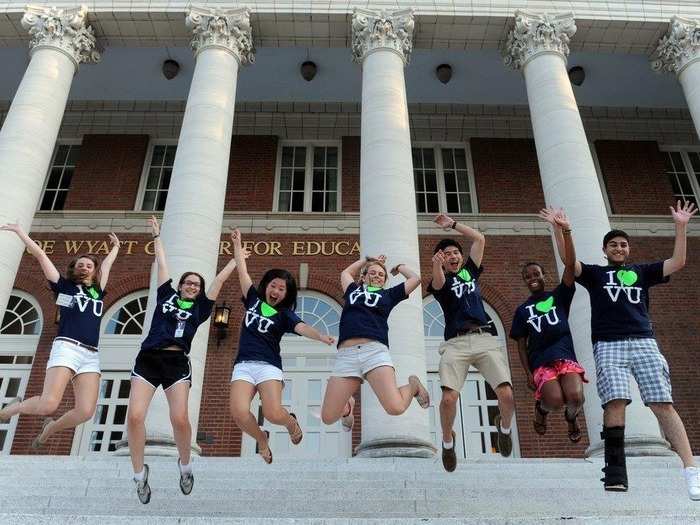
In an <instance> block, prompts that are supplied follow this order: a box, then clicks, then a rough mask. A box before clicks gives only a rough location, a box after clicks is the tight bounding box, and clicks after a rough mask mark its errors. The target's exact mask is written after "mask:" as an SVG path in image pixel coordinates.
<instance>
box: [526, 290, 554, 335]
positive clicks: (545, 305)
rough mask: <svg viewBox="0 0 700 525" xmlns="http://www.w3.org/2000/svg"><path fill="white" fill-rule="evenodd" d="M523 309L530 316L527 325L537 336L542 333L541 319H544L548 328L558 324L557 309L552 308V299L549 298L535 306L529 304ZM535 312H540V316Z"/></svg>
mask: <svg viewBox="0 0 700 525" xmlns="http://www.w3.org/2000/svg"><path fill="white" fill-rule="evenodd" d="M525 308H526V309H527V311H528V314H530V317H529V318H528V320H527V323H528V324H529V325H530V326H532V328H534V329H535V331H536V332H537V333H538V334H541V333H542V319H545V320H546V321H547V324H548V325H550V326H555V325H557V324H559V316H558V315H557V307H556V306H554V297H549V298H548V299H545V300H544V301H540V302H538V303H535V304H529V305H527V306H526V307H525ZM537 312H541V313H542V315H540V314H538V313H537Z"/></svg>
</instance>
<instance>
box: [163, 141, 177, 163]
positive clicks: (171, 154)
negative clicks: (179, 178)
mask: <svg viewBox="0 0 700 525" xmlns="http://www.w3.org/2000/svg"><path fill="white" fill-rule="evenodd" d="M175 153H177V146H167V147H166V148H165V159H164V160H163V166H172V165H173V164H175Z"/></svg>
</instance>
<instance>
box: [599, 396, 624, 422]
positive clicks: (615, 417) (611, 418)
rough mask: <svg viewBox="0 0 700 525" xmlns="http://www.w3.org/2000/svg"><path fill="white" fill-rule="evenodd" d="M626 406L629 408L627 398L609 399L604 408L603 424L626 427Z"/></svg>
mask: <svg viewBox="0 0 700 525" xmlns="http://www.w3.org/2000/svg"><path fill="white" fill-rule="evenodd" d="M625 408H627V400H626V399H613V400H612V401H608V403H607V404H606V405H605V408H603V425H605V426H606V427H608V428H610V427H624V426H625Z"/></svg>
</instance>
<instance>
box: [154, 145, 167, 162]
mask: <svg viewBox="0 0 700 525" xmlns="http://www.w3.org/2000/svg"><path fill="white" fill-rule="evenodd" d="M164 157H165V146H155V147H154V148H153V157H152V158H151V166H162V165H163V158H164Z"/></svg>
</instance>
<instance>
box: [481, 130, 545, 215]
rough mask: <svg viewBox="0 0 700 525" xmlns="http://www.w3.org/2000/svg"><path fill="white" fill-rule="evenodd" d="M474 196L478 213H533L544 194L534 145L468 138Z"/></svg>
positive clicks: (525, 142) (523, 140) (503, 140)
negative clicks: (474, 189) (472, 170)
mask: <svg viewBox="0 0 700 525" xmlns="http://www.w3.org/2000/svg"><path fill="white" fill-rule="evenodd" d="M469 144H470V148H471V155H472V164H473V165H474V179H475V183H476V195H477V199H478V202H479V212H481V213H537V212H538V211H539V210H540V209H541V208H542V207H543V206H544V194H543V193H542V183H541V181H540V171H539V167H538V165H537V152H536V151H535V142H534V141H533V140H530V139H490V138H472V139H471V140H470V141H469Z"/></svg>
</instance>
